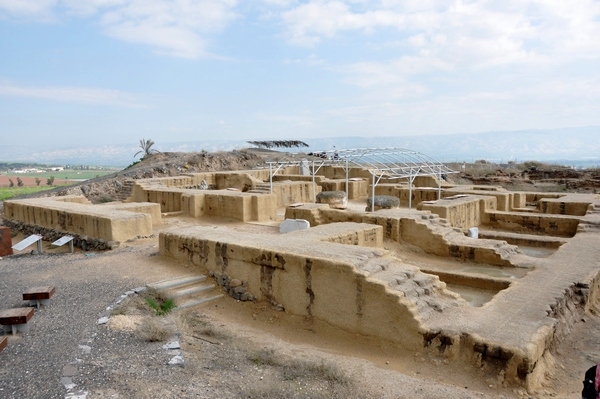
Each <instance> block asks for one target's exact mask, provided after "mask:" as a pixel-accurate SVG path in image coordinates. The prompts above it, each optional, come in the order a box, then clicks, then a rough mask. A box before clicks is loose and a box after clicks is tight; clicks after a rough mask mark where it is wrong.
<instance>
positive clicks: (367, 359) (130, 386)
mask: <svg viewBox="0 0 600 399" xmlns="http://www.w3.org/2000/svg"><path fill="white" fill-rule="evenodd" d="M189 223H191V221H190V220H189V219H185V218H183V219H181V218H168V219H165V221H164V225H163V227H162V228H163V229H168V228H171V227H176V226H183V225H187V224H189ZM202 223H206V224H214V223H219V224H223V225H227V226H228V227H230V228H234V229H236V230H239V231H247V230H259V231H261V232H262V233H263V234H274V232H275V229H274V228H273V227H271V226H254V225H248V224H240V223H237V222H234V221H232V220H225V219H219V220H215V218H211V219H207V220H204V221H203V222H202ZM18 239H19V237H15V241H17V240H18ZM121 250H122V251H124V252H123V255H119V254H115V256H117V257H118V256H123V262H126V264H127V265H128V266H127V267H126V269H119V268H123V266H122V264H117V265H115V266H111V265H109V264H106V263H104V262H102V259H101V258H100V257H98V258H97V259H95V260H94V259H93V260H90V259H88V260H87V262H88V264H87V267H85V268H83V267H82V268H81V271H80V272H78V275H77V276H75V277H73V278H77V279H85V276H82V275H79V274H80V273H84V270H87V271H88V273H91V274H93V273H97V272H98V271H99V270H102V268H105V269H104V270H103V273H105V275H106V276H113V275H114V276H121V275H123V276H124V277H127V278H136V279H139V280H141V281H144V282H145V283H151V282H155V281H159V280H164V279H169V278H174V277H177V276H181V275H187V274H197V273H201V272H202V271H201V270H198V269H197V268H196V267H194V266H191V265H185V264H179V263H177V262H175V261H173V260H172V259H169V258H164V257H161V256H156V253H157V250H158V240H157V238H147V239H140V240H136V241H133V242H130V243H126V244H125V249H123V248H122V249H121ZM45 251H48V252H55V253H60V252H65V251H66V248H59V249H50V248H46V249H45ZM412 256H413V257H414V256H417V255H415V254H412ZM111 257H112V256H111ZM34 259H35V257H33V258H31V260H30V261H33V260H34ZM30 261H28V262H30ZM91 261H93V262H96V263H98V267H97V268H91V267H90V265H89V262H91ZM416 261H418V260H416ZM421 261H422V262H424V263H426V262H427V259H425V258H424V259H423V260H421ZM75 266H76V265H75ZM112 268H114V270H112ZM0 273H1V269H0ZM57 273H58V271H57ZM55 277H56V276H55ZM60 278H61V279H65V280H67V281H68V280H69V278H71V275H70V274H69V273H60ZM90 278H92V275H90ZM107 278H110V277H107ZM130 288H134V287H130ZM115 299H117V298H115ZM107 305H109V304H100V307H101V308H102V307H104V306H107ZM124 307H125V309H124V310H123V311H122V312H117V313H118V315H115V316H113V318H112V320H111V322H110V323H109V325H110V326H111V327H108V328H109V329H111V330H114V333H120V334H130V335H132V336H136V333H135V332H134V331H132V330H135V329H136V326H139V317H140V314H141V315H142V317H148V314H147V313H144V312H142V313H140V312H139V307H140V306H139V300H138V302H135V301H132V302H130V303H125V304H124ZM136 309H138V310H136ZM128 319H129V320H128ZM165 320H168V321H169V323H170V324H171V325H172V327H173V328H174V329H176V331H177V332H178V334H180V335H179V341H180V344H181V347H182V350H183V354H184V357H185V361H186V364H185V367H184V368H183V369H182V370H181V371H180V372H177V373H171V374H170V376H169V381H170V382H165V381H163V380H160V379H158V380H156V379H153V378H152V377H151V376H152V373H151V372H150V371H149V370H145V368H146V367H147V365H148V364H149V363H147V362H144V361H133V360H130V361H128V360H127V358H125V359H121V361H122V362H124V363H126V364H128V365H127V366H122V367H121V366H116V365H113V366H111V368H112V369H113V372H112V374H113V375H112V377H111V378H112V382H110V383H106V382H104V383H103V384H102V385H96V384H95V383H93V382H92V380H91V379H89V380H88V381H87V386H86V379H85V378H84V377H82V380H81V381H80V384H82V385H83V386H84V387H86V389H88V391H89V396H88V398H104V397H106V398H108V397H119V398H124V397H205V398H215V397H239V398H242V397H244V398H278V397H288V398H309V397H310V398H375V397H377V398H456V399H458V398H461V399H462V398H555V397H556V398H579V397H580V391H581V380H582V378H583V374H584V372H585V370H586V369H587V368H589V367H590V366H591V365H593V364H594V363H597V362H599V361H600V317H598V316H595V315H591V314H589V315H585V317H584V318H583V319H582V321H581V322H580V323H577V324H576V325H575V326H573V330H572V332H571V334H569V336H568V339H567V340H566V341H564V342H562V343H560V345H559V346H558V347H557V348H556V349H555V350H554V351H553V354H554V357H555V360H556V365H557V366H556V369H555V370H553V371H552V372H551V373H549V375H548V377H549V378H548V385H547V387H546V388H545V389H543V390H542V391H540V392H534V393H527V392H525V391H524V390H523V389H521V388H518V387H503V386H501V385H500V384H498V383H497V380H496V378H495V376H494V375H489V374H487V373H486V371H485V370H483V369H478V368H476V367H474V366H472V365H466V364H464V363H461V362H458V361H456V362H454V361H450V362H448V361H444V360H443V359H441V358H438V357H435V356H433V357H432V356H430V355H428V354H427V353H425V352H407V351H405V350H402V349H401V348H398V347H396V346H394V345H392V344H389V343H386V342H381V341H378V340H374V339H371V338H369V337H364V336H360V335H357V334H351V333H348V332H346V331H343V330H341V329H339V328H336V327H333V326H331V325H329V324H327V323H324V322H321V321H319V320H316V319H313V320H308V319H306V318H303V317H298V316H294V315H291V314H287V313H285V312H279V311H276V310H275V309H274V308H273V307H272V306H271V305H270V304H268V303H253V302H239V301H235V300H233V299H232V298H229V297H226V298H223V299H220V300H218V301H215V302H210V303H207V304H205V305H200V306H198V307H195V308H191V309H189V310H183V311H178V312H176V313H175V314H173V315H171V316H168V317H167V318H166V319H165ZM132 326H133V327H132ZM99 328H103V327H99ZM104 328H105V327H104ZM123 330H124V331H123ZM148 345H149V344H148ZM104 350H105V351H110V349H104ZM115 352H117V351H116V350H115ZM103 356H104V357H108V356H109V354H108V353H105V354H104V355H103ZM111 356H112V357H116V358H119V357H123V356H126V354H119V353H112V354H111ZM106 361H108V360H106ZM113 361H114V360H113ZM111 364H112V363H111ZM115 364H121V363H120V362H117V363H115ZM84 366H85V365H84ZM84 366H82V367H84ZM131 373H134V374H136V375H138V377H137V378H135V379H132V378H131ZM90 375H93V373H91V374H90ZM144 375H146V376H147V377H144ZM90 378H91V377H90ZM170 384H172V385H173V386H169V385H170ZM148 387H152V389H153V392H154V393H148V394H144V395H142V394H139V392H141V391H143V390H144V389H146V388H148ZM174 387H177V389H176V390H175V388H174ZM131 392H137V393H136V395H134V396H129V395H128V394H127V393H131ZM182 392H185V393H182ZM179 395H183V396H179Z"/></svg>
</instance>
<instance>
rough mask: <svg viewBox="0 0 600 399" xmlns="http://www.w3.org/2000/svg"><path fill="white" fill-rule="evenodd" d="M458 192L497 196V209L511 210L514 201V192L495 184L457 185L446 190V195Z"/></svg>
mask: <svg viewBox="0 0 600 399" xmlns="http://www.w3.org/2000/svg"><path fill="white" fill-rule="evenodd" d="M457 194H466V195H485V196H492V197H495V198H496V209H498V210H499V211H510V210H512V206H513V203H514V198H513V197H514V193H512V192H508V191H506V190H505V189H503V188H501V187H494V186H467V187H462V186H456V187H453V188H450V189H448V190H446V192H445V193H444V195H443V196H444V197H449V196H453V195H457Z"/></svg>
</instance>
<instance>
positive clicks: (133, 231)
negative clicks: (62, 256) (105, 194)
mask: <svg viewBox="0 0 600 399" xmlns="http://www.w3.org/2000/svg"><path fill="white" fill-rule="evenodd" d="M54 198H55V197H50V198H33V199H24V200H8V201H5V202H4V217H5V219H6V220H8V221H13V222H16V221H18V222H21V223H23V224H25V225H29V226H39V227H42V228H46V229H52V230H58V231H62V232H65V233H72V234H77V235H80V236H89V237H95V238H99V239H102V240H105V241H126V240H128V239H130V238H134V237H138V236H150V235H151V234H152V214H153V213H154V214H156V211H155V210H154V211H152V210H151V211H150V213H139V212H130V211H128V210H125V209H127V208H124V209H117V207H115V206H109V205H108V204H105V205H101V206H95V205H91V204H85V203H81V200H80V199H79V198H73V197H72V198H67V197H59V198H60V200H59V201H56V200H55V199H54ZM143 206H144V207H146V209H151V208H152V207H157V206H156V205H155V204H144V205H143ZM141 207H142V205H138V208H137V210H139V209H141Z"/></svg>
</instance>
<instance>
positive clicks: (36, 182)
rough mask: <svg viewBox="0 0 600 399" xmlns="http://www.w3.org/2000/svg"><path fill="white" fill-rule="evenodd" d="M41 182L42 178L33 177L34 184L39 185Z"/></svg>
mask: <svg viewBox="0 0 600 399" xmlns="http://www.w3.org/2000/svg"><path fill="white" fill-rule="evenodd" d="M41 182H42V180H40V178H39V177H36V178H35V184H36V185H38V186H39V185H40V183H41Z"/></svg>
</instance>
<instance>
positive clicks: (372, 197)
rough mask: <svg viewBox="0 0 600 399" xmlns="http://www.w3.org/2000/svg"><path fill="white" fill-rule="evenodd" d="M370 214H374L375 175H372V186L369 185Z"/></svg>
mask: <svg viewBox="0 0 600 399" xmlns="http://www.w3.org/2000/svg"><path fill="white" fill-rule="evenodd" d="M371 193H372V194H371V212H375V173H373V184H372V185H371Z"/></svg>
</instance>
